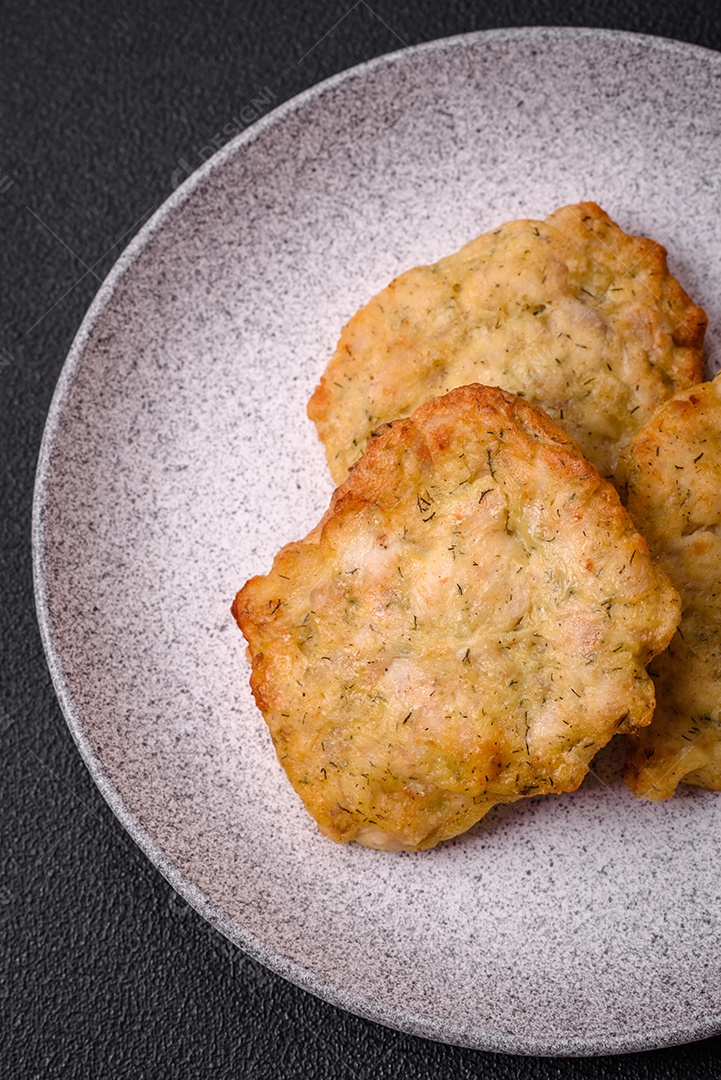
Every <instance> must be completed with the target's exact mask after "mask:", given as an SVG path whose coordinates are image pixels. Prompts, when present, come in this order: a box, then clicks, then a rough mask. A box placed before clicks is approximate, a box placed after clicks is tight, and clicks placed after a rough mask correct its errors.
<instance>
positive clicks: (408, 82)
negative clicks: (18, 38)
mask: <svg viewBox="0 0 721 1080" xmlns="http://www.w3.org/2000/svg"><path fill="white" fill-rule="evenodd" d="M720 115H721V57H719V56H718V55H716V54H714V53H711V52H707V51H705V50H702V49H698V48H693V47H690V46H686V45H680V44H675V43H672V42H667V41H663V40H660V39H653V38H645V37H637V36H632V35H626V34H619V33H613V32H603V31H586V30H561V29H532V30H512V31H496V32H492V33H484V34H480V35H473V36H470V37H463V38H457V39H452V40H447V41H440V42H434V43H432V44H430V45H427V46H422V47H420V48H412V49H409V50H407V51H403V52H400V53H397V54H395V55H392V56H386V57H383V58H381V59H379V60H377V61H374V62H372V63H369V64H366V65H363V66H361V67H359V68H355V69H353V70H352V71H348V72H346V73H344V74H342V75H340V76H339V77H337V78H334V79H331V80H330V81H328V82H326V83H323V84H322V85H321V86H318V87H316V88H314V89H312V90H310V91H309V92H307V93H305V94H303V95H301V96H300V97H299V98H296V99H295V100H293V101H291V102H289V103H287V104H285V105H284V106H282V107H281V108H280V109H278V110H277V111H276V112H275V113H273V114H272V115H270V116H268V117H267V118H265V119H264V120H262V121H260V122H259V123H257V124H255V125H254V126H253V128H252V129H251V130H249V131H248V132H246V133H245V134H243V135H241V136H240V137H239V138H237V139H236V140H235V141H234V142H233V143H231V144H229V145H228V146H227V147H225V148H224V150H223V151H222V152H220V153H219V154H218V155H217V156H216V157H215V158H213V159H212V161H210V162H209V163H208V164H207V165H206V166H205V167H204V168H203V169H201V170H200V171H199V172H198V173H196V174H194V175H193V176H192V177H191V178H190V179H189V180H188V181H187V182H186V183H185V185H184V186H183V187H182V188H180V189H179V190H178V191H176V192H175V193H174V194H173V196H172V197H171V198H170V199H169V200H168V202H167V203H165V205H164V206H163V207H162V208H161V209H160V210H159V211H158V212H157V213H156V214H155V216H154V217H153V218H152V219H151V221H150V222H149V223H148V224H147V226H146V227H145V228H144V229H143V230H142V232H141V233H140V234H139V236H137V237H136V238H135V240H134V241H133V243H132V244H131V245H130V247H129V248H128V250H127V251H126V252H125V254H124V255H123V257H122V258H121V259H120V261H119V263H118V264H117V265H116V267H115V268H114V270H113V272H112V273H111V274H110V277H109V278H108V280H107V281H106V282H105V284H104V285H103V287H102V288H101V290H100V292H99V294H98V296H97V298H96V300H95V302H94V304H93V306H92V308H91V310H90V312H89V313H88V316H87V318H86V319H85V321H84V323H83V325H82V328H81V330H80V332H79V334H78V337H77V339H76V341H75V343H74V345H73V348H72V350H71V353H70V356H69V357H68V360H67V363H66V365H65V368H64V370H63V373H62V377H61V379H60V382H59V385H58V388H57V392H56V395H55V398H54V401H53V404H52V408H51V410H50V416H49V419H48V424H47V430H46V433H45V439H44V443H43V447H42V453H41V458H40V464H39V471H38V477H37V489H36V502H35V519H34V552H35V568H36V591H37V603H38V611H39V618H40V625H41V628H42V633H43V637H44V642H45V648H46V650H47V655H48V660H49V664H50V667H51V670H52V674H53V678H54V680H55V685H56V688H57V692H58V695H59V697H60V701H61V703H62V706H63V709H64V711H65V715H66V716H67V719H68V723H69V725H70V728H71V730H72V732H73V735H74V737H75V739H76V740H77V743H78V745H79V747H80V751H81V753H82V754H83V757H84V758H85V761H86V762H87V764H88V766H89V768H90V770H91V772H92V774H93V776H94V778H95V780H96V781H97V783H98V786H99V787H100V789H101V790H102V792H103V794H104V795H105V797H106V798H107V799H108V801H109V803H110V804H111V806H112V807H113V809H114V811H115V812H116V814H117V815H118V817H119V818H120V820H121V821H122V822H123V824H124V825H125V827H126V828H127V829H128V831H129V832H130V833H131V835H132V836H133V837H134V838H135V840H136V841H137V842H138V844H140V846H141V847H142V848H143V850H144V851H145V852H146V853H147V854H148V856H149V857H150V858H151V859H152V860H153V862H154V863H156V865H157V866H158V867H159V868H160V870H162V872H163V873H164V874H165V875H166V876H167V877H168V878H169V880H170V881H171V882H172V884H173V885H174V886H175V888H176V889H177V890H178V891H179V892H180V893H181V894H182V895H183V896H184V897H185V898H186V899H187V900H188V901H189V902H190V903H191V904H193V905H194V906H195V907H196V908H197V909H198V910H199V911H201V912H202V913H203V914H204V915H205V916H206V917H207V918H208V919H209V920H210V921H211V922H212V923H213V924H214V925H215V926H216V927H217V928H218V929H219V930H221V931H222V932H223V933H224V934H226V935H227V936H228V937H229V938H230V939H231V940H232V941H233V942H235V943H237V945H239V946H240V947H241V948H243V949H245V950H247V951H248V952H249V953H251V954H252V955H253V956H254V957H256V958H257V959H259V960H261V961H262V962H263V963H264V964H267V965H268V966H269V967H270V968H272V969H273V970H274V971H276V972H279V973H280V974H282V975H284V976H286V977H287V978H289V979H292V980H293V981H294V982H297V983H299V984H300V985H301V986H303V987H305V988H306V989H308V990H310V991H312V992H313V993H315V994H318V995H320V996H321V997H323V998H326V999H327V1000H329V1001H331V1002H334V1003H335V1004H337V1005H340V1006H342V1007H344V1008H346V1009H349V1010H351V1011H354V1012H357V1013H360V1014H362V1015H363V1016H366V1017H369V1018H371V1019H373V1020H377V1021H380V1022H381V1023H384V1024H389V1025H391V1026H395V1027H397V1028H400V1029H402V1030H405V1031H408V1032H413V1033H416V1034H420V1035H424V1036H427V1037H430V1038H434V1039H441V1040H448V1041H451V1042H457V1043H461V1044H464V1045H467V1046H471V1047H480V1048H484V1049H488V1050H501V1051H511V1052H523V1053H540V1054H596V1053H609V1052H616V1051H629V1050H636V1049H643V1048H647V1047H654V1046H661V1045H664V1044H669V1043H675V1042H679V1041H685V1040H690V1039H695V1038H699V1037H701V1036H704V1035H708V1034H711V1033H714V1032H716V1031H718V1030H720V1029H721V1005H720V1004H719V1003H720V1002H721V874H720V873H719V860H720V857H721V842H720V841H719V837H721V796H719V795H715V794H712V793H708V792H703V791H699V790H691V789H687V790H685V791H684V792H683V793H682V794H681V795H680V796H679V797H677V798H675V799H674V800H672V801H670V802H668V803H665V804H660V805H652V804H650V803H645V802H640V801H636V800H635V799H634V798H633V796H632V795H630V793H629V792H628V791H626V789H625V788H624V787H623V785H622V784H620V782H619V781H618V779H617V774H616V772H615V770H614V767H613V762H609V760H608V758H604V760H603V761H602V762H601V763H600V764H598V765H597V767H596V770H595V771H596V774H597V775H596V776H591V777H590V778H589V781H588V782H587V783H586V784H584V786H583V788H582V789H581V790H580V791H578V792H577V793H576V794H574V795H566V796H563V797H560V798H548V799H545V800H537V801H534V800H525V801H524V802H523V803H521V804H518V805H515V806H510V807H505V808H498V809H496V810H495V811H493V812H492V813H491V814H489V816H488V817H487V818H486V819H485V820H484V821H483V822H482V823H481V824H480V825H478V826H477V827H476V828H474V829H473V830H472V831H471V833H469V834H468V835H466V836H464V837H461V838H459V839H457V840H455V841H453V842H451V843H447V844H445V845H444V846H442V847H440V848H438V849H436V850H434V851H431V852H426V853H424V854H419V855H418V854H400V855H399V854H387V853H381V852H374V851H368V850H364V849H363V848H361V847H358V846H355V845H352V846H350V847H347V848H342V847H336V846H335V845H333V844H332V843H331V842H330V841H327V840H324V839H322V838H321V837H320V835H319V834H318V833H317V832H316V829H315V827H314V825H313V823H312V821H311V820H310V818H309V817H308V816H307V815H306V813H305V811H304V810H303V809H302V808H301V805H300V802H299V800H298V799H297V797H296V796H295V794H294V793H293V791H292V790H291V788H290V786H289V785H288V783H287V782H286V780H285V777H284V775H283V773H282V772H281V769H280V767H279V765H278V763H277V761H276V758H275V755H274V752H273V749H272V746H271V742H270V738H269V736H268V734H267V732H266V729H265V726H264V723H263V720H262V718H261V716H260V714H259V713H258V712H257V711H256V709H255V707H254V705H253V702H252V699H251V696H250V692H249V689H248V674H249V671H248V667H247V665H246V661H245V657H244V644H243V641H242V638H241V636H240V634H239V632H238V631H237V629H236V628H235V625H234V623H233V622H232V620H231V617H230V613H229V605H230V602H231V600H232V598H233V596H234V593H235V591H236V590H237V589H238V588H239V587H240V585H241V584H242V583H243V582H244V581H245V579H246V578H247V577H248V576H249V575H251V574H254V573H258V572H261V571H265V570H267V569H268V568H269V566H270V563H271V559H272V557H273V555H274V553H275V552H276V551H277V549H278V548H279V547H280V546H281V545H282V544H284V543H286V542H287V541H290V540H292V539H297V538H298V537H301V536H303V535H304V534H305V533H306V531H307V530H308V529H309V528H310V527H311V526H312V525H314V524H315V522H316V521H317V519H318V518H319V516H320V515H321V513H322V511H323V509H324V508H325V506H326V504H327V502H328V499H329V496H330V494H331V482H330V480H329V477H328V475H327V472H326V468H325V464H324V458H323V453H322V451H321V447H320V445H319V443H318V442H317V439H316V436H315V432H314V429H313V427H312V425H311V424H310V423H309V421H308V420H307V419H306V416H305V404H306V400H307V398H308V396H309V394H310V392H311V390H312V388H313V386H314V385H315V383H316V381H317V379H318V377H319V376H320V374H321V371H322V370H323V367H324V365H325V363H326V360H327V359H328V357H329V356H330V355H331V353H332V351H333V348H334V345H335V342H336V339H337V337H338V334H339V332H340V329H341V327H342V326H343V324H344V322H345V321H346V320H347V319H348V318H349V316H350V315H351V314H352V313H353V312H354V311H355V310H356V308H358V306H359V305H361V304H362V303H363V302H364V301H365V300H367V299H368V298H369V297H370V296H371V295H372V294H373V293H374V292H376V291H377V290H378V289H380V288H381V287H382V286H383V285H384V284H386V283H387V282H388V281H389V280H390V279H391V278H392V277H393V276H394V275H395V274H397V273H398V272H399V271H401V270H403V269H404V268H406V267H409V266H412V265H414V264H416V263H423V262H429V261H432V260H434V259H436V258H437V257H439V256H440V255H443V254H445V253H447V252H451V251H453V250H455V249H456V248H457V247H458V246H460V245H461V244H462V243H463V242H464V241H466V240H468V239H469V238H471V237H473V236H475V235H476V234H477V233H480V232H482V231H484V230H486V229H488V228H491V227H493V226H495V225H497V224H499V223H501V222H503V221H505V220H507V219H511V218H514V217H518V216H544V215H546V214H547V213H549V212H550V211H551V210H553V209H554V208H556V207H557V206H561V205H563V204H564V203H569V202H575V201H577V200H580V199H584V198H585V199H594V200H596V201H597V202H600V203H601V205H602V206H603V207H604V208H605V209H607V211H608V212H609V213H610V214H611V215H612V216H613V217H614V218H616V219H617V220H618V221H619V222H620V223H621V224H622V226H623V227H624V228H626V229H627V230H629V231H638V232H643V233H648V234H650V235H651V236H653V237H655V238H657V239H659V240H662V241H663V242H664V243H665V244H666V246H667V247H668V249H669V252H670V264H671V267H672V270H673V271H674V272H675V273H676V274H677V275H678V276H679V277H680V278H681V280H682V281H683V282H684V284H685V285H686V287H687V289H688V290H689V292H690V293H691V294H692V295H693V297H694V298H695V299H696V300H697V301H699V302H700V303H702V304H703V305H704V306H705V307H706V308H707V310H708V313H709V316H710V332H709V347H710V354H711V363H712V364H713V363H714V361H713V356H714V352H715V350H716V348H717V347H718V345H719V341H720V337H719V335H720V332H721V214H719V204H720V201H721V190H720V184H719V160H720V159H721V129H720V128H719V123H718V118H719V116H720Z"/></svg>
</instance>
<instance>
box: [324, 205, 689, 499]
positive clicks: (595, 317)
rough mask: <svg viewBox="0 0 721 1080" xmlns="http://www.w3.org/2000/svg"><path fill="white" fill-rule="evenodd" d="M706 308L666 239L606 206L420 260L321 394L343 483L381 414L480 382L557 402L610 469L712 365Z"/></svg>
mask: <svg viewBox="0 0 721 1080" xmlns="http://www.w3.org/2000/svg"><path fill="white" fill-rule="evenodd" d="M705 328H706V316H705V314H704V312H703V310H702V309H701V308H700V307H697V306H696V305H695V304H693V303H692V301H691V300H690V299H689V297H688V296H687V295H686V293H685V292H684V290H683V289H682V287H681V286H680V285H679V283H678V281H677V280H676V279H675V278H674V277H672V276H671V275H670V274H669V272H668V269H667V266H666V252H665V250H664V248H663V247H661V245H660V244H657V243H655V242H654V241H652V240H648V239H646V238H644V237H641V236H629V235H627V234H626V233H624V232H623V231H622V230H621V229H620V228H619V227H618V225H616V224H614V222H613V221H611V219H610V218H609V217H608V215H607V214H605V213H604V211H603V210H601V209H600V207H598V206H596V204H595V203H580V204H578V205H575V206H566V207H564V208H563V209H561V210H557V211H556V212H555V213H553V214H551V215H550V217H548V218H546V220H545V221H513V222H510V223H509V224H507V225H502V226H501V227H500V228H498V229H494V230H493V231H492V232H489V233H485V234H483V235H482V236H479V237H478V238H477V239H476V240H473V241H471V242H470V243H469V244H466V246H465V247H463V248H461V250H460V251H459V252H457V253H456V254H454V255H450V256H448V257H447V258H444V259H441V260H440V261H439V262H436V263H433V265H431V266H420V267H417V268H415V269H413V270H409V271H407V272H406V273H404V274H402V275H401V276H400V277H398V278H396V279H395V281H392V282H391V284H390V285H389V286H388V287H387V288H386V289H384V290H383V291H382V292H380V293H379V294H378V295H377V296H375V297H374V298H373V299H372V300H371V301H370V302H369V303H368V304H366V305H365V307H363V308H361V310H360V311H359V312H358V313H357V314H356V315H354V317H353V318H352V319H351V320H350V322H349V323H348V324H347V326H346V327H345V329H344V330H343V333H342V335H341V338H340V341H339V343H338V347H337V349H336V352H335V354H334V356H333V357H332V359H331V360H330V362H329V364H328V367H327V369H326V371H325V374H324V375H323V377H322V379H321V381H320V385H319V386H318V387H317V388H316V390H315V392H314V394H313V396H312V397H311V399H310V402H309V403H308V415H309V417H310V419H311V420H313V421H314V422H315V424H316V427H317V430H318V434H319V436H320V438H321V440H322V442H323V443H324V445H325V449H326V455H327V459H328V465H329V468H330V471H331V474H332V476H333V479H334V480H335V482H336V483H340V481H341V480H343V478H344V477H345V475H346V473H347V471H348V469H349V467H350V466H351V465H352V464H353V462H354V461H355V460H356V459H357V458H358V457H359V456H360V455H361V453H362V452H363V449H364V447H365V445H366V442H367V440H368V438H369V436H370V434H371V432H372V431H373V430H374V429H375V428H376V427H378V426H379V425H380V424H382V423H384V422H387V421H390V420H395V419H396V418H397V417H401V416H407V415H409V414H410V413H411V412H412V411H413V410H414V409H415V408H417V406H419V405H420V404H422V402H424V401H427V400H428V399H429V398H432V397H435V396H437V395H439V394H444V393H446V392H447V391H448V390H451V389H453V388H454V387H457V386H463V385H466V384H468V383H473V382H481V383H486V384H490V385H494V386H502V387H503V388H504V389H506V390H510V391H512V392H513V393H515V394H518V395H519V396H521V397H525V398H526V399H527V400H528V401H531V402H535V403H536V404H539V405H542V406H543V408H545V409H546V411H547V412H548V413H549V414H550V416H551V417H552V418H553V419H554V420H556V421H557V422H558V423H559V424H560V425H561V426H562V427H563V428H564V430H565V431H567V432H568V433H569V434H570V435H571V436H572V437H573V438H574V439H576V441H577V442H578V443H579V445H580V446H581V448H582V450H583V452H584V453H585V454H586V456H587V457H588V458H589V459H590V460H591V461H592V462H593V463H594V464H595V465H596V467H597V468H598V469H599V471H600V473H601V475H602V476H605V477H610V476H611V475H612V473H613V470H614V468H615V465H616V459H617V456H618V452H619V450H620V449H621V447H623V446H624V445H625V444H626V443H627V442H628V441H629V439H630V438H631V437H632V436H633V435H634V434H635V433H636V432H637V431H638V430H639V428H640V427H641V426H642V425H643V424H644V423H645V422H646V420H648V419H649V417H650V416H651V414H652V413H653V411H654V409H655V408H656V407H657V406H658V405H660V404H662V403H663V402H664V401H666V400H667V399H668V398H670V397H671V396H672V395H673V394H674V393H675V392H676V391H678V390H683V389H685V388H687V387H690V386H692V385H693V384H694V383H697V382H700V381H701V379H702V377H703V359H702V346H703V337H704V331H705Z"/></svg>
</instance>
